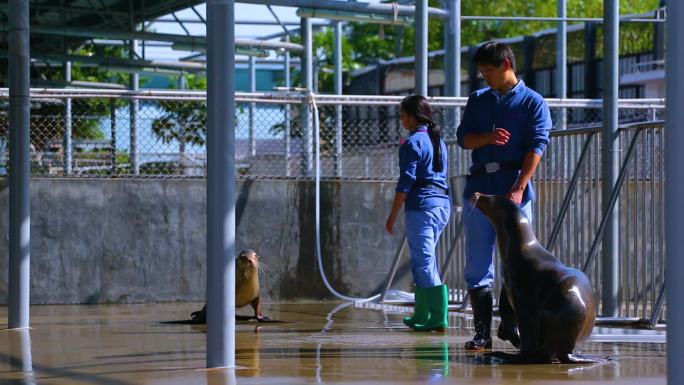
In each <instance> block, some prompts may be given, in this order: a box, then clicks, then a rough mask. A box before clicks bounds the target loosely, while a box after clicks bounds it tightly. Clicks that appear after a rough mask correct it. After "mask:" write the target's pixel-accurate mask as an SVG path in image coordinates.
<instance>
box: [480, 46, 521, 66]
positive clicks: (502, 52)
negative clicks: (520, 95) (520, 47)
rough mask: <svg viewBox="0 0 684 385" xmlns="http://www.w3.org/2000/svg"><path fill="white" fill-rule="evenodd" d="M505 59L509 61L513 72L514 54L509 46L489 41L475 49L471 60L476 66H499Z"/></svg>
mask: <svg viewBox="0 0 684 385" xmlns="http://www.w3.org/2000/svg"><path fill="white" fill-rule="evenodd" d="M506 59H508V61H509V62H510V63H511V69H512V70H513V71H514V72H515V70H516V68H515V55H514V54H513V50H512V49H511V46H510V45H508V44H506V43H500V42H497V41H489V42H487V43H484V44H483V45H481V46H480V48H478V49H477V51H476V52H475V57H474V58H473V62H475V65H478V66H480V65H491V66H494V67H501V65H502V64H503V63H504V60H506Z"/></svg>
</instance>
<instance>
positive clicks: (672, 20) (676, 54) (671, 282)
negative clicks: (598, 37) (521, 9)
mask: <svg viewBox="0 0 684 385" xmlns="http://www.w3.org/2000/svg"><path fill="white" fill-rule="evenodd" d="M667 12H668V22H667V26H666V36H667V37H668V40H667V42H668V43H667V52H666V59H667V60H666V61H667V67H666V69H665V76H666V82H665V84H668V85H670V86H671V87H667V123H666V127H665V141H664V142H665V200H666V202H667V211H666V214H665V216H666V217H665V242H666V243H665V250H666V253H667V254H666V255H665V282H667V286H668V288H667V321H668V324H669V325H672V326H673V327H671V328H668V330H667V379H668V381H667V383H668V384H678V383H681V381H682V378H684V365H682V362H684V333H683V332H682V330H681V327H680V325H682V323H683V322H684V304H682V298H684V280H683V279H682V277H681V274H682V272H683V271H684V258H682V256H683V255H684V250H683V249H682V242H681V237H682V235H681V233H682V231H681V228H682V220H681V218H682V217H684V204H683V203H684V202H682V199H681V197H682V194H684V178H682V170H681V169H679V167H681V165H682V164H684V151H682V148H684V131H682V125H684V109H683V108H682V104H684V89H682V87H681V85H682V84H684V74H682V70H681V68H682V66H684V44H683V43H682V39H681V38H680V37H681V36H684V23H682V20H684V4H683V3H682V2H681V1H678V0H669V1H668V2H667Z"/></svg>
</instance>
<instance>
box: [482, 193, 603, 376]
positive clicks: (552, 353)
mask: <svg viewBox="0 0 684 385" xmlns="http://www.w3.org/2000/svg"><path fill="white" fill-rule="evenodd" d="M472 200H473V204H474V205H475V206H476V207H477V208H478V209H479V210H480V211H481V212H482V213H483V214H484V215H485V216H486V217H487V218H489V220H490V221H491V222H492V224H493V225H494V229H495V230H496V239H497V244H498V247H499V255H500V258H501V263H502V266H503V275H502V277H503V283H504V286H505V293H506V295H505V299H507V300H508V303H507V304H506V303H504V308H505V309H506V310H507V311H504V312H502V313H501V316H502V317H503V318H502V322H504V323H506V324H507V325H509V326H510V327H509V328H508V329H509V330H511V329H512V330H515V326H517V328H518V330H519V332H520V353H519V354H517V355H516V354H507V353H503V352H493V353H490V355H491V356H494V357H498V358H503V359H506V360H509V361H511V362H514V363H544V362H551V361H552V360H553V358H554V357H555V358H557V359H558V360H560V362H561V363H593V362H595V361H592V360H588V359H582V358H579V357H577V356H574V355H573V350H574V348H575V345H576V344H577V343H579V342H582V341H584V340H585V339H586V338H587V337H588V336H589V335H590V334H591V331H592V329H593V327H594V321H595V320H596V299H595V298H594V293H593V290H592V287H591V283H590V282H589V279H588V278H587V276H586V275H585V274H584V273H583V272H581V271H580V270H577V269H574V268H572V267H567V266H565V265H563V264H562V263H561V262H560V261H559V260H558V259H556V257H554V256H553V255H551V253H549V252H548V251H547V250H546V249H544V247H542V246H541V245H540V244H539V242H538V241H537V238H536V236H535V235H534V231H533V229H532V226H531V224H530V221H529V220H528V219H527V217H526V216H525V214H524V213H523V211H522V210H520V207H519V206H518V205H516V204H515V203H513V202H512V201H510V200H509V199H507V198H506V197H503V196H492V195H483V194H479V193H475V194H473V198H472ZM508 305H510V308H507V306H508ZM511 316H513V317H514V318H513V319H511Z"/></svg>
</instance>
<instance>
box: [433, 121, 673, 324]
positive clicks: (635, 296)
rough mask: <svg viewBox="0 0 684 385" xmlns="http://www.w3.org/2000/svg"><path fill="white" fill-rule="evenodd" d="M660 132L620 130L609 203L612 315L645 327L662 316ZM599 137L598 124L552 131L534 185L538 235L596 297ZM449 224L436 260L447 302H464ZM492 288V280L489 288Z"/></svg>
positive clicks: (652, 127) (458, 243)
mask: <svg viewBox="0 0 684 385" xmlns="http://www.w3.org/2000/svg"><path fill="white" fill-rule="evenodd" d="M663 131H664V122H663V121H654V122H645V123H633V124H624V125H621V127H620V130H619V137H620V142H621V147H622V161H621V168H620V174H619V177H618V182H617V184H616V185H615V186H614V188H613V193H612V194H611V196H610V197H608V200H609V202H610V203H611V205H610V210H612V209H614V208H615V207H619V210H620V217H619V218H620V219H619V226H620V229H621V231H620V251H619V254H620V256H621V257H620V264H619V276H620V292H619V298H618V302H619V304H620V311H619V316H620V318H622V319H631V320H633V321H635V322H636V321H642V322H644V323H647V324H649V325H654V324H655V323H656V322H657V321H658V319H660V318H662V319H665V318H666V306H664V302H663V299H664V297H663V293H664V287H665V281H664V268H665V264H664V255H665V254H664V245H665V240H664V217H665V213H664V210H665V205H664V175H665V174H664V160H665V158H664V143H663V139H664V134H663ZM600 132H601V127H600V126H597V125H595V126H590V127H585V128H580V129H570V130H565V131H553V132H552V134H551V138H552V139H551V144H550V145H549V146H548V149H547V151H546V153H545V154H544V157H543V160H542V162H541V163H540V166H539V168H538V171H537V173H536V174H535V177H534V181H533V183H534V186H535V191H536V194H537V199H536V201H535V205H534V221H533V224H534V226H535V230H536V233H537V237H538V238H539V240H540V242H542V244H544V245H546V247H547V249H549V250H550V251H551V252H552V253H553V254H554V255H555V256H556V257H558V258H559V259H560V260H561V261H562V262H563V263H565V264H566V265H569V266H574V267H577V268H580V269H583V270H584V271H585V272H586V273H587V275H588V276H589V278H590V280H591V281H592V283H593V285H594V290H595V293H596V295H597V297H598V296H599V293H601V264H600V263H597V259H596V258H594V257H595V256H596V255H597V254H599V252H600V250H601V238H602V235H603V229H604V224H605V218H606V216H607V215H606V212H604V210H603V206H602V197H601V185H602V179H601V168H600V164H601V151H600V148H601V135H600ZM597 134H599V135H597ZM608 213H610V211H609V212H608ZM455 219H456V220H454V221H452V223H450V225H449V226H450V230H451V232H450V233H449V232H447V234H445V237H444V238H443V239H442V244H440V247H441V249H440V250H441V251H442V253H443V254H441V255H445V256H446V257H447V258H452V259H453V260H454V261H453V262H452V263H450V264H449V266H448V269H449V271H445V272H444V273H445V274H447V277H448V283H449V284H450V287H452V288H454V289H455V290H454V300H463V298H464V297H465V293H466V285H465V282H464V280H463V277H462V274H461V272H462V271H463V268H464V260H463V239H462V237H461V234H460V230H459V228H460V226H461V224H460V222H459V221H460V214H457V217H456V218H455ZM497 271H500V266H497ZM499 286H500V283H499V282H498V281H497V283H496V284H495V288H497V289H498V288H499ZM599 312H600V309H599Z"/></svg>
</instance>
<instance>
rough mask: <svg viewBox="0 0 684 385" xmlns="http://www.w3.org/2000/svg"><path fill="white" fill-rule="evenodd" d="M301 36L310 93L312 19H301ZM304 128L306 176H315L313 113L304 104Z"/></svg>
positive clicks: (304, 73)
mask: <svg viewBox="0 0 684 385" xmlns="http://www.w3.org/2000/svg"><path fill="white" fill-rule="evenodd" d="M300 30H301V34H302V45H303V46H304V53H303V55H304V56H303V57H302V76H303V77H304V79H303V80H304V88H306V89H307V91H308V92H313V91H314V88H313V37H312V36H311V19H309V18H306V17H305V18H302V19H301V29H300ZM301 108H302V114H301V116H302V128H303V129H304V138H303V139H304V146H303V147H304V164H303V167H304V170H303V173H304V175H305V176H313V156H314V155H313V152H314V148H313V130H312V127H311V126H312V124H311V123H312V119H311V112H310V111H309V104H308V103H303V104H302V107H301Z"/></svg>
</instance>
